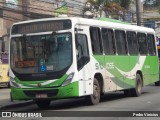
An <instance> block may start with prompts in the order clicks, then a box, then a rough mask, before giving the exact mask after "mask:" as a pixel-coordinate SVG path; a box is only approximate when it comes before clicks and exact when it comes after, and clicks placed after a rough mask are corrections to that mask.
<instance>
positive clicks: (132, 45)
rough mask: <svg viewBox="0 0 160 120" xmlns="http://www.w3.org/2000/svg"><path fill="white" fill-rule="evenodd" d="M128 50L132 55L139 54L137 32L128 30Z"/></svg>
mask: <svg viewBox="0 0 160 120" xmlns="http://www.w3.org/2000/svg"><path fill="white" fill-rule="evenodd" d="M127 41H128V50H129V54H130V55H137V54H138V45H137V35H136V33H135V32H131V31H127Z"/></svg>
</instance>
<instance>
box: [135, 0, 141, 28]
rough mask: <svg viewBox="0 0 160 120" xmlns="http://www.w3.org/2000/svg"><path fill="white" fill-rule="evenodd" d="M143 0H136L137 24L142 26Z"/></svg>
mask: <svg viewBox="0 0 160 120" xmlns="http://www.w3.org/2000/svg"><path fill="white" fill-rule="evenodd" d="M141 12H142V11H141V0H136V16H137V25H138V26H141V14H142V13H141Z"/></svg>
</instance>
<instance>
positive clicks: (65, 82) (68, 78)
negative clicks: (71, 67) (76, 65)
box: [62, 72, 74, 86]
mask: <svg viewBox="0 0 160 120" xmlns="http://www.w3.org/2000/svg"><path fill="white" fill-rule="evenodd" d="M73 77H74V72H72V73H71V74H69V75H68V77H67V79H66V80H65V81H64V82H63V84H62V86H66V85H68V84H69V83H71V81H72V79H73Z"/></svg>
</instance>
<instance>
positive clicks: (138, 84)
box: [137, 79, 142, 93]
mask: <svg viewBox="0 0 160 120" xmlns="http://www.w3.org/2000/svg"><path fill="white" fill-rule="evenodd" d="M137 91H138V93H141V92H142V85H141V80H140V79H137Z"/></svg>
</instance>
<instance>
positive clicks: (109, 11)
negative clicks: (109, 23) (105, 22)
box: [84, 0, 132, 19]
mask: <svg viewBox="0 0 160 120" xmlns="http://www.w3.org/2000/svg"><path fill="white" fill-rule="evenodd" d="M131 1H132V0H88V1H87V3H90V4H91V6H90V8H89V9H85V10H90V12H91V13H92V15H94V14H95V13H94V12H95V11H96V12H98V13H99V14H100V15H99V16H100V17H101V16H103V15H104V14H105V17H109V16H112V17H113V16H116V17H117V16H121V17H122V18H123V19H124V16H125V12H126V11H128V10H129V5H130V3H131ZM85 10H84V13H85ZM93 17H94V16H93Z"/></svg>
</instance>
